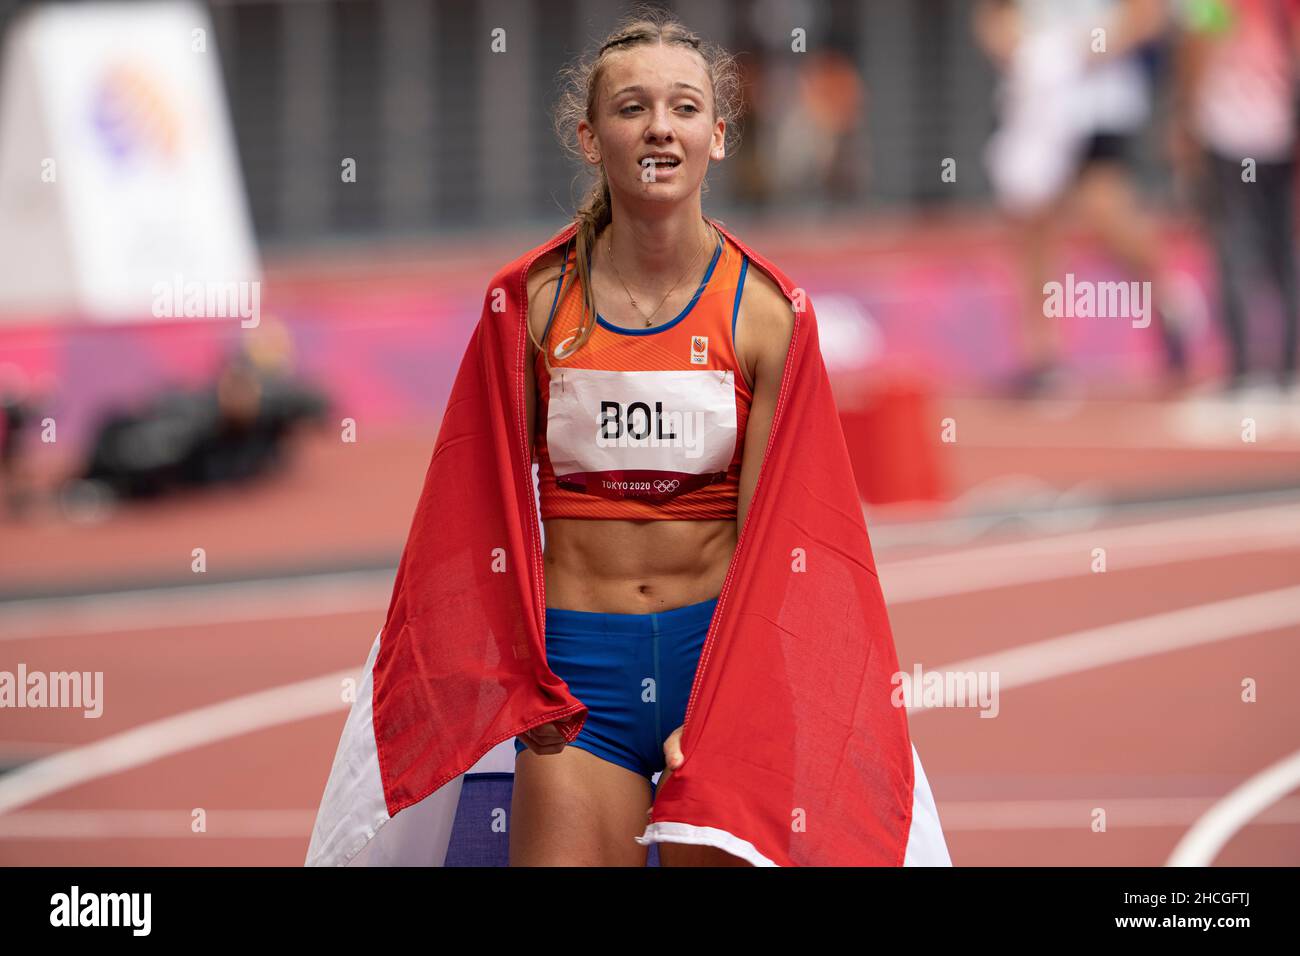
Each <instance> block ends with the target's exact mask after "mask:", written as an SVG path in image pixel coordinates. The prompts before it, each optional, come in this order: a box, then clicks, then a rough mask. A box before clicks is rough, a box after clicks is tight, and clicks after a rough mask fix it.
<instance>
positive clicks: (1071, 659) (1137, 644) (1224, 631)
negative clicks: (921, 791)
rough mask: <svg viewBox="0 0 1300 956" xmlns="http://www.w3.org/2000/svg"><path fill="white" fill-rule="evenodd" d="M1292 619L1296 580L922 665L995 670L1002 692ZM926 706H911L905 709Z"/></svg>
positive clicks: (1298, 609)
mask: <svg viewBox="0 0 1300 956" xmlns="http://www.w3.org/2000/svg"><path fill="white" fill-rule="evenodd" d="M1297 624H1300V585H1296V586H1295V587H1289V588H1280V589H1278V590H1276V591H1265V592H1263V593H1260V594H1251V595H1247V596H1246V597H1238V598H1229V599H1228V600H1225V601H1214V602H1211V603H1209V604H1198V605H1196V606H1194V607H1186V608H1181V609H1180V610H1177V611H1165V612H1163V613H1160V614H1152V615H1150V616H1148V617H1141V618H1136V619H1134V620H1131V621H1121V622H1119V623H1118V624H1108V625H1105V626H1104V627H1093V628H1088V629H1087V630H1083V631H1076V632H1075V633H1073V634H1064V635H1062V636H1060V637H1053V638H1048V639H1047V640H1045V641H1037V642H1035V643H1033V644H1026V645H1023V646H1021V647H1013V648H1010V649H1008V650H1005V651H997V652H995V653H993V654H985V655H983V656H981V657H972V658H969V659H968V660H964V661H957V662H956V663H954V664H948V665H945V666H943V667H935V668H926V669H927V670H930V671H932V672H934V671H937V672H942V673H948V672H962V673H965V672H967V671H973V672H976V673H979V672H981V671H982V672H996V673H997V675H998V689H999V691H1002V690H1009V689H1011V688H1013V687H1024V686H1026V685H1028V684H1035V683H1038V682H1039V681H1045V680H1051V679H1052V678H1055V677H1064V676H1066V675H1067V674H1078V673H1081V672H1083V671H1088V670H1093V669H1095V668H1098V667H1107V666H1110V665H1112V664H1119V663H1123V662H1125V661H1132V660H1137V659H1138V658H1141V657H1150V656H1152V655H1154V654H1165V653H1168V652H1170V651H1181V650H1186V649H1187V648H1190V647H1197V646H1199V645H1202V644H1211V643H1214V642H1216V641H1222V640H1227V639H1229V638H1235V637H1246V636H1248V635H1251V634H1260V633H1263V632H1266V631H1272V630H1276V629H1277V628H1281V627H1291V626H1294V625H1297ZM927 709H930V708H926V707H922V706H912V707H909V708H908V713H909V714H912V713H922V712H924V711H926V710H927Z"/></svg>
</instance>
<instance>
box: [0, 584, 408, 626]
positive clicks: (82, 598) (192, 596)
mask: <svg viewBox="0 0 1300 956" xmlns="http://www.w3.org/2000/svg"><path fill="white" fill-rule="evenodd" d="M394 573H395V572H394V571H393V570H391V569H390V570H386V571H344V572H339V573H335V574H316V575H311V576H308V577H302V578H276V579H272V580H267V581H240V582H234V583H229V584H194V585H185V586H183V587H177V588H152V589H145V590H137V591H118V592H115V593H113V594H85V595H78V596H76V597H63V598H31V599H27V600H20V601H9V602H6V603H5V604H2V605H0V641H21V640H30V639H32V638H38V637H45V636H48V635H51V634H56V635H58V636H60V637H62V636H65V635H77V634H111V633H115V632H119V633H120V632H122V631H138V630H151V629H156V628H168V627H186V626H195V625H205V624H231V623H237V622H248V621H274V620H284V619H286V618H306V617H328V616H331V615H335V614H351V613H354V612H364V611H373V610H375V609H376V608H384V607H387V606H388V601H389V599H390V598H391V597H392V593H393V575H394Z"/></svg>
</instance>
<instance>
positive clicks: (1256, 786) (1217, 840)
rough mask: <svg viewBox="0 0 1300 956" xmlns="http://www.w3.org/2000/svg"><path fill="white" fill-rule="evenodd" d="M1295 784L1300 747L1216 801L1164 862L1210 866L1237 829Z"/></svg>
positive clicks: (1299, 780)
mask: <svg viewBox="0 0 1300 956" xmlns="http://www.w3.org/2000/svg"><path fill="white" fill-rule="evenodd" d="M1297 787H1300V751H1296V752H1295V753H1293V754H1292V755H1291V756H1289V757H1285V758H1283V759H1282V760H1279V761H1278V762H1277V763H1275V764H1273V765H1272V766H1271V767H1268V768H1266V769H1264V770H1262V771H1260V772H1259V773H1257V774H1256V775H1255V776H1253V777H1251V778H1249V779H1248V780H1246V781H1245V782H1244V783H1242V784H1241V785H1240V786H1238V787H1237V788H1236V789H1235V790H1233V791H1232V792H1231V793H1229V794H1228V795H1227V796H1226V797H1224V798H1223V799H1222V800H1220V801H1219V802H1218V803H1216V804H1215V805H1214V806H1213V807H1212V808H1211V809H1210V810H1209V812H1207V813H1206V814H1205V815H1204V816H1203V817H1201V818H1200V819H1199V820H1197V821H1196V823H1195V825H1193V826H1192V828H1191V829H1190V830H1188V831H1187V833H1185V834H1184V835H1183V838H1182V839H1181V840H1179V841H1178V845H1177V846H1176V847H1174V851H1173V853H1171V854H1170V856H1169V860H1168V861H1167V862H1166V863H1165V866H1209V865H1210V864H1212V863H1213V862H1214V858H1215V857H1217V856H1218V855H1219V851H1220V850H1222V849H1223V848H1224V846H1226V845H1227V843H1228V841H1229V840H1231V839H1232V837H1233V836H1234V835H1235V834H1236V833H1237V831H1239V830H1241V829H1242V828H1243V827H1244V826H1246V824H1248V823H1250V822H1251V821H1252V820H1254V819H1255V817H1257V816H1258V815H1259V814H1260V813H1261V812H1263V811H1264V810H1265V809H1266V808H1268V807H1270V806H1272V805H1273V804H1275V803H1277V802H1278V801H1279V800H1280V799H1281V798H1282V797H1284V796H1286V794H1288V793H1290V792H1291V791H1292V790H1294V789H1296V788H1297ZM1288 802H1290V801H1288Z"/></svg>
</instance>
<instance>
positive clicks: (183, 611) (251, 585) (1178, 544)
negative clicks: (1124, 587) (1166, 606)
mask: <svg viewBox="0 0 1300 956" xmlns="http://www.w3.org/2000/svg"><path fill="white" fill-rule="evenodd" d="M1297 541H1300V505H1288V506H1279V507H1270V508H1249V509H1243V510H1240V511H1234V512H1228V513H1223V514H1216V515H1192V516H1185V517H1181V518H1172V519H1169V520H1164V521H1155V522H1148V523H1146V524H1140V525H1125V526H1119V527H1115V528H1095V529H1091V530H1088V531H1086V532H1080V533H1077V534H1068V535H1058V536H1055V537H1048V538H1038V539H1032V540H1028V541H1017V542H1010V543H1007V544H1000V545H990V546H986V547H979V548H968V549H962V550H959V551H955V552H953V551H948V552H944V553H942V554H937V555H927V556H925V557H919V558H909V559H905V560H902V561H894V562H884V561H882V562H881V563H880V566H879V572H880V578H881V586H882V588H883V589H884V592H885V598H886V600H887V602H888V604H890V605H891V606H892V605H900V604H907V603H910V602H913V601H927V600H934V599H936V598H942V597H949V596H952V595H956V594H968V593H971V592H974V591H980V590H986V589H992V588H998V587H1009V586H1012V585H1017V584H1028V583H1033V582H1041V581H1049V580H1058V579H1061V578H1071V577H1082V576H1083V575H1085V574H1089V573H1090V570H1089V565H1090V562H1091V560H1092V549H1093V548H1096V547H1104V548H1106V550H1107V567H1108V569H1109V570H1108V572H1107V573H1116V572H1119V571H1123V570H1126V569H1131V568H1138V567H1147V566H1155V565H1161V564H1166V563H1168V562H1170V561H1181V560H1191V559H1194V558H1206V557H1223V556H1226V555H1231V554H1239V553H1246V552H1251V551H1262V550H1269V549H1289V548H1295V547H1296V546H1297V544H1296V542H1297ZM394 573H395V572H394V571H392V570H386V571H348V572H339V573H333V574H322V575H313V576H309V577H302V578H279V579H271V580H266V581H250V582H239V583H231V584H208V585H189V586H185V587H179V588H155V589H147V590H138V591H122V592H117V593H114V594H102V595H99V594H94V595H81V596H77V597H71V598H34V599H29V600H20V601H10V602H7V603H5V604H3V605H0V641H6V640H31V639H35V638H41V637H46V636H50V635H58V636H73V635H87V634H111V633H121V632H127V631H136V630H151V629H162V628H170V627H185V626H198V625H214V624H228V623H246V622H250V621H270V620H284V619H293V618H300V617H307V616H318V617H328V616H331V615H336V614H351V613H364V612H367V611H375V610H383V609H384V608H386V607H387V606H388V602H389V600H390V599H391V597H392V588H393V575H394Z"/></svg>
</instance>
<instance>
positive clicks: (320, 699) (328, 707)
mask: <svg viewBox="0 0 1300 956" xmlns="http://www.w3.org/2000/svg"><path fill="white" fill-rule="evenodd" d="M1297 621H1300V586H1298V587H1295V588H1284V589H1282V590H1280V591H1270V592H1266V593H1264V594H1259V595H1252V596H1250V597H1244V598H1233V599H1232V600H1229V601H1218V602H1214V603H1212V604H1204V605H1199V606H1197V607H1190V608H1184V609H1182V610H1179V611H1172V612H1169V613H1165V614H1157V615H1154V616H1152V617H1147V618H1141V619H1139V620H1136V621H1128V622H1124V623H1121V624H1116V625H1112V626H1110V627H1103V628H1094V629H1091V630H1088V631H1081V632H1079V633H1076V634H1070V635H1066V636H1064V637H1060V638H1054V639H1051V640H1047V641H1040V642H1038V643H1036V644H1031V645H1029V646H1028V647H1025V648H1017V649H1012V650H1009V651H1005V652H1003V653H1001V654H993V655H988V656H986V657H979V658H973V659H971V660H968V661H961V662H958V663H956V664H950V665H947V666H946V667H942V668H931V670H941V671H970V670H994V669H996V670H998V671H999V672H1000V677H999V690H1001V689H1002V688H1007V689H1009V688H1012V687H1022V686H1024V685H1026V684H1030V683H1033V682H1035V681H1040V680H1047V679H1049V678H1052V677H1060V676H1063V675H1065V674H1069V673H1074V672H1077V671H1084V670H1090V669H1092V668H1095V667H1101V666H1104V665H1105V664H1110V663H1118V662H1120V661H1125V660H1131V659H1134V658H1137V657H1143V656H1147V655H1151V654H1158V653H1162V652H1166V651H1174V650H1181V649H1184V648H1187V647H1193V646H1196V645H1198V644H1205V643H1209V642H1211V641H1218V640H1224V639H1227V638H1232V637H1243V636H1246V635H1248V634H1251V633H1254V632H1257V631H1264V630H1269V629H1272V628H1276V627H1280V626H1285V625H1289V624H1293V623H1296V622H1297ZM359 676H360V675H359V674H358V673H357V672H356V671H355V670H345V671H338V672H336V673H334V674H329V675H326V676H323V677H316V678H312V679H310V680H306V681H300V682H297V683H294V684H288V685H285V686H283V687H276V688H271V689H270V690H266V691H260V692H258V693H255V694H249V695H246V696H244V697H238V698H235V699H234V700H230V701H226V702H224V703H221V704H215V705H212V706H210V707H204V708H201V709H199V710H194V711H188V712H187V713H184V714H179V715H176V716H173V717H167V718H164V719H162V720H158V721H154V722H153V723H149V724H144V725H143V726H141V727H137V728H135V729H133V730H128V731H125V732H123V733H120V734H114V735H113V736H110V737H106V738H105V739H104V740H101V741H97V742H96V743H93V744H88V745H86V746H83V747H76V748H73V749H71V750H66V751H63V752H61V753H59V754H56V755H55V756H53V757H48V758H46V759H44V760H38V761H35V762H34V763H30V764H27V765H25V766H22V767H19V768H18V769H16V770H13V771H11V772H10V773H8V774H5V775H4V776H0V814H3V813H7V812H9V811H11V810H13V809H15V808H17V807H20V806H23V805H24V804H27V803H31V802H33V801H34V800H38V799H40V798H42V797H45V796H48V795H50V794H52V793H56V792H58V791H61V790H66V789H68V788H70V787H74V786H79V785H81V784H83V783H86V782H88V781H90V780H95V779H97V778H99V777H103V776H107V775H108V774H111V773H117V772H119V771H122V770H127V769H130V768H132V767H138V766H140V765H142V764H146V763H150V762H152V761H154V760H157V759H159V758H161V757H166V756H169V755H171V754H175V753H181V752H183V751H185V750H189V749H192V748H194V747H200V746H203V745H205V744H210V743H215V742H217V741H220V740H227V739H229V738H231V737H237V736H240V735H242V734H245V733H250V732H252V731H256V730H262V729H265V728H267V727H272V726H276V725H278V724H284V723H290V722H292V721H295V720H302V719H305V718H308V717H316V716H321V715H324V714H328V713H330V712H332V711H335V710H338V709H342V708H344V707H346V706H347V705H346V704H345V703H344V702H343V700H342V695H341V694H340V688H341V686H342V682H343V681H344V680H346V679H348V678H359ZM358 683H359V680H358ZM923 710H925V708H923V707H915V706H914V707H909V708H908V712H909V713H910V714H911V713H916V712H918V711H923Z"/></svg>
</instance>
